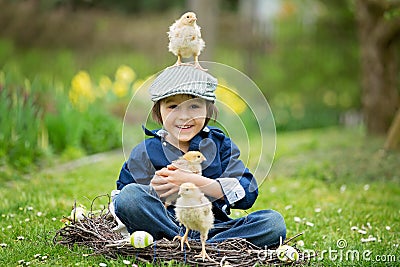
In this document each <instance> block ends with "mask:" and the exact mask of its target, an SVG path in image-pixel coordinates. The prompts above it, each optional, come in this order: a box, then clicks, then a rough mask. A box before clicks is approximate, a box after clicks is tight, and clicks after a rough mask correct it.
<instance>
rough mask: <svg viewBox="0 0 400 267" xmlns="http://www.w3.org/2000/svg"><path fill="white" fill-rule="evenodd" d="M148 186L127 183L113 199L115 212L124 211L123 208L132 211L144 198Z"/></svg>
mask: <svg viewBox="0 0 400 267" xmlns="http://www.w3.org/2000/svg"><path fill="white" fill-rule="evenodd" d="M148 187H149V186H148V185H141V184H128V185H126V186H125V187H124V188H122V190H121V192H120V193H119V194H118V196H116V198H115V200H114V203H115V208H116V213H117V214H121V213H124V209H125V208H128V209H129V210H130V211H132V209H134V208H135V207H140V206H141V205H140V202H141V201H143V200H144V198H145V195H146V194H147V191H148Z"/></svg>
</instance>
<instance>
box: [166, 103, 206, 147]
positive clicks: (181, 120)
mask: <svg viewBox="0 0 400 267" xmlns="http://www.w3.org/2000/svg"><path fill="white" fill-rule="evenodd" d="M160 113H161V118H162V121H163V126H164V129H165V130H166V131H167V132H168V135H167V137H166V139H167V141H168V142H169V143H171V144H172V145H174V146H176V147H178V148H180V149H181V150H184V151H187V149H188V148H189V142H190V140H191V139H192V138H193V137H194V136H195V135H196V134H197V133H199V132H200V131H201V129H203V127H204V123H205V120H206V115H207V107H206V101H205V100H204V99H201V98H193V97H191V96H188V95H175V96H170V97H167V98H165V99H163V100H161V102H160Z"/></svg>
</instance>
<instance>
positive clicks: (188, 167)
mask: <svg viewBox="0 0 400 267" xmlns="http://www.w3.org/2000/svg"><path fill="white" fill-rule="evenodd" d="M205 160H206V158H205V157H204V156H203V154H202V153H201V152H200V151H189V152H187V153H185V155H183V156H182V157H179V158H178V159H177V160H174V161H172V164H171V166H170V167H169V168H170V169H180V170H183V171H187V172H192V173H196V174H199V175H201V174H202V172H201V171H202V167H201V163H202V162H203V161H205ZM177 197H178V194H177V193H175V194H172V195H170V196H168V197H167V199H166V200H165V207H168V206H169V205H171V204H172V203H173V202H175V200H176V199H177Z"/></svg>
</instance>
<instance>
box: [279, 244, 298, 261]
mask: <svg viewBox="0 0 400 267" xmlns="http://www.w3.org/2000/svg"><path fill="white" fill-rule="evenodd" d="M276 255H277V256H278V259H280V260H281V261H284V262H293V261H297V260H298V259H299V252H297V250H296V249H295V248H293V247H291V246H288V245H282V246H279V247H278V248H277V249H276Z"/></svg>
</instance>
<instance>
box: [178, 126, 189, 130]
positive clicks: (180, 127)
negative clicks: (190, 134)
mask: <svg viewBox="0 0 400 267" xmlns="http://www.w3.org/2000/svg"><path fill="white" fill-rule="evenodd" d="M176 127H178V129H181V130H186V129H190V128H192V127H193V125H177V126H176Z"/></svg>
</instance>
